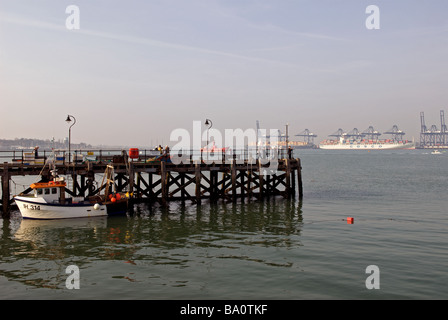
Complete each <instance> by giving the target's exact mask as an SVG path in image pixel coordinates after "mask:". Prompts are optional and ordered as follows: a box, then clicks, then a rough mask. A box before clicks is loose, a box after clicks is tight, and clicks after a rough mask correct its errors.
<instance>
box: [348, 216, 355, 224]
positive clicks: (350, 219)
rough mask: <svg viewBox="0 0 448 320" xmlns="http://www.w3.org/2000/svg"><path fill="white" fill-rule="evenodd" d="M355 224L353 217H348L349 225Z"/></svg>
mask: <svg viewBox="0 0 448 320" xmlns="http://www.w3.org/2000/svg"><path fill="white" fill-rule="evenodd" d="M354 222H355V218H353V217H347V223H348V224H353V223H354Z"/></svg>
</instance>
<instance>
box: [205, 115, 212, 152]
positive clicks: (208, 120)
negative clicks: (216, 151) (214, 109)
mask: <svg viewBox="0 0 448 320" xmlns="http://www.w3.org/2000/svg"><path fill="white" fill-rule="evenodd" d="M205 125H206V126H209V127H208V128H207V145H206V148H207V150H206V152H207V160H208V154H209V153H210V152H209V150H208V130H210V128H211V127H212V125H213V123H212V120H210V119H205Z"/></svg>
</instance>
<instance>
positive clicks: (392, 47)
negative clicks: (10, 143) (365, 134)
mask: <svg viewBox="0 0 448 320" xmlns="http://www.w3.org/2000/svg"><path fill="white" fill-rule="evenodd" d="M372 4H373V5H376V6H377V7H378V8H379V10H380V11H379V13H380V20H379V23H380V25H379V26H380V29H373V30H369V29H368V28H367V27H366V20H367V19H368V18H369V16H370V14H369V13H366V8H367V6H369V5H372ZM69 5H75V6H77V7H78V8H79V10H80V15H79V22H80V24H79V29H72V30H71V29H69V28H67V26H66V20H67V19H69V21H70V22H71V23H73V22H74V21H75V20H72V19H71V18H73V17H74V16H72V15H71V13H72V12H69V13H66V8H67V7H68V6H69ZM447 62H448V2H447V1H446V0H429V1H412V0H387V1H380V0H369V1H363V0H344V1H342V0H341V1H338V0H331V1H330V0H326V1H324V0H145V1H143V0H141V1H137V0H132V1H129V0H127V1H124V0H121V1H114V0H88V1H87V0H70V1H62V0H40V1H35V0H0V105H1V114H0V138H4V139H14V138H20V137H25V138H39V139H52V138H53V137H54V138H55V139H63V138H65V137H66V136H67V135H68V125H67V124H66V123H65V121H64V120H65V118H66V117H67V114H70V115H73V116H75V117H76V120H77V123H76V125H75V126H73V128H72V141H73V142H76V143H79V142H86V143H91V144H109V145H128V146H129V145H135V146H151V145H154V144H156V143H162V142H163V143H164V144H167V143H169V136H170V133H171V132H172V130H174V129H176V128H184V129H187V130H192V126H193V121H195V120H199V121H202V122H204V121H205V119H206V118H208V119H211V120H212V121H213V128H217V129H219V130H223V131H224V129H226V128H230V129H232V128H235V129H236V128H242V129H247V128H253V127H255V123H256V120H259V121H260V123H261V126H262V127H264V128H279V129H281V130H284V128H285V124H286V123H289V132H290V135H291V136H293V135H294V134H296V133H299V132H301V131H303V130H304V129H306V128H308V129H310V130H312V131H313V132H314V133H316V134H318V136H319V137H318V138H317V142H318V141H320V140H322V139H326V138H327V135H329V134H331V133H333V132H335V131H336V130H337V129H338V128H343V129H345V130H347V131H350V130H352V129H353V128H354V127H356V128H358V129H359V130H360V131H363V130H365V129H367V128H368V127H369V126H371V125H372V126H374V127H375V128H376V129H377V130H379V131H380V132H383V131H386V130H388V129H390V128H391V127H392V126H393V125H394V124H396V125H398V126H399V127H400V128H401V129H403V130H404V131H405V132H406V133H407V136H406V137H407V138H409V139H412V136H415V138H416V139H417V140H418V138H419V132H420V112H421V111H424V112H425V117H426V124H427V126H430V125H432V124H437V126H438V127H440V120H439V113H440V110H442V109H443V110H445V112H446V113H447V114H448V63H447ZM205 129H206V126H204V130H205ZM174 143H175V142H172V143H170V144H174Z"/></svg>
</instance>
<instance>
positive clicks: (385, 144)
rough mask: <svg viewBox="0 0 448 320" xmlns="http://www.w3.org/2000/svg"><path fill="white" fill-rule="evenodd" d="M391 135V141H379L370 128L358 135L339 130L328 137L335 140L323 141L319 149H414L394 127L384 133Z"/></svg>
mask: <svg viewBox="0 0 448 320" xmlns="http://www.w3.org/2000/svg"><path fill="white" fill-rule="evenodd" d="M386 133H388V134H392V135H393V138H392V139H383V140H380V139H378V137H379V136H380V135H381V133H379V132H378V131H375V130H374V129H373V128H372V127H369V129H367V130H366V131H364V132H362V133H360V132H358V130H357V129H356V128H355V129H353V130H352V131H351V132H348V133H346V132H343V130H342V129H339V130H338V131H337V132H336V133H335V134H332V135H330V136H335V137H337V138H336V139H328V140H324V141H322V142H321V143H320V144H319V148H320V149H327V150H390V149H415V143H414V142H413V141H408V140H404V139H403V135H404V132H402V131H401V130H398V128H397V127H396V126H394V127H393V128H392V129H391V130H389V131H388V132H386Z"/></svg>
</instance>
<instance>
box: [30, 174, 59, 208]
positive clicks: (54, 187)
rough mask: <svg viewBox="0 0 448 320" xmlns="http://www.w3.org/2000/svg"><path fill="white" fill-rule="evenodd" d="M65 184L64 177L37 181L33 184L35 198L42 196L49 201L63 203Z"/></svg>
mask: <svg viewBox="0 0 448 320" xmlns="http://www.w3.org/2000/svg"><path fill="white" fill-rule="evenodd" d="M65 186H66V183H65V182H64V179H63V178H57V179H55V180H53V181H49V182H37V183H33V184H31V186H30V187H31V188H32V189H33V192H34V197H35V198H42V199H44V200H45V202H47V203H63V202H64V201H65Z"/></svg>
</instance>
